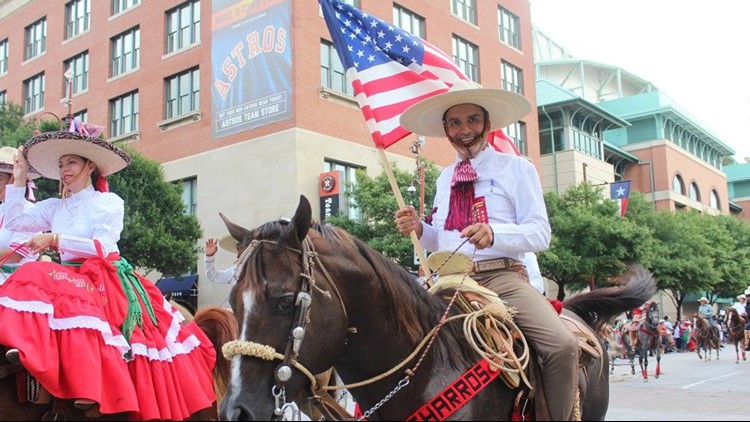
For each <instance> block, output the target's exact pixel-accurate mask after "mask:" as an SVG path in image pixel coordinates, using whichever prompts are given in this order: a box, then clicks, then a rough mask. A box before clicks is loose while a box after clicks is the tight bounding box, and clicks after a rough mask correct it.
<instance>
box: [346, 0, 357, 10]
mask: <svg viewBox="0 0 750 422" xmlns="http://www.w3.org/2000/svg"><path fill="white" fill-rule="evenodd" d="M341 3H346V4H348V5H349V6H353V7H356V8H357V9H361V7H360V5H359V0H341Z"/></svg>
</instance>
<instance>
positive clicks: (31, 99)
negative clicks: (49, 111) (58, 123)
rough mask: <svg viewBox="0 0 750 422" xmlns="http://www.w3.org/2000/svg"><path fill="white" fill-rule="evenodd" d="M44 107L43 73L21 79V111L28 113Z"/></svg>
mask: <svg viewBox="0 0 750 422" xmlns="http://www.w3.org/2000/svg"><path fill="white" fill-rule="evenodd" d="M42 107H44V73H40V74H38V75H36V76H32V77H31V78H29V79H26V80H25V81H23V113H24V114H29V113H33V112H35V111H38V110H41V109H42Z"/></svg>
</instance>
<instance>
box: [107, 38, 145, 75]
mask: <svg viewBox="0 0 750 422" xmlns="http://www.w3.org/2000/svg"><path fill="white" fill-rule="evenodd" d="M110 46H111V47H110V48H111V50H112V69H111V75H110V76H117V75H120V74H123V73H126V72H129V71H131V70H133V69H136V68H137V67H138V66H139V63H140V55H141V30H140V28H138V27H135V28H132V29H129V30H127V31H125V32H123V33H121V34H119V35H117V36H115V37H113V38H112V39H111V40H110Z"/></svg>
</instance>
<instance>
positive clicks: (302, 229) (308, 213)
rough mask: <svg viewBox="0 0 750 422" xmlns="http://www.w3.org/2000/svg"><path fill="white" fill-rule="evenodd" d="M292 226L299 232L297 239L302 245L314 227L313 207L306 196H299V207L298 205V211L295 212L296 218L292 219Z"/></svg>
mask: <svg viewBox="0 0 750 422" xmlns="http://www.w3.org/2000/svg"><path fill="white" fill-rule="evenodd" d="M292 226H293V227H294V228H295V230H296V232H297V239H299V241H300V243H302V241H303V240H304V239H305V237H307V232H309V231H310V227H311V226H312V207H311V206H310V201H308V200H307V198H306V197H305V195H300V196H299V205H297V211H295V212H294V217H292Z"/></svg>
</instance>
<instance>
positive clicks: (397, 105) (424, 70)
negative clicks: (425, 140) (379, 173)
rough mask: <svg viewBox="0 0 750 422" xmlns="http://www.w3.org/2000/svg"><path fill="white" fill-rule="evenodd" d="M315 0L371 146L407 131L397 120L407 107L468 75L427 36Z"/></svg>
mask: <svg viewBox="0 0 750 422" xmlns="http://www.w3.org/2000/svg"><path fill="white" fill-rule="evenodd" d="M319 2H320V6H321V8H322V10H323V16H324V17H325V20H326V25H327V26H328V31H329V32H330V33H331V38H333V44H334V46H335V47H336V51H337V52H338V55H339V59H341V63H342V64H343V65H344V68H345V69H346V76H347V77H348V79H349V80H350V81H351V82H352V86H353V88H354V94H355V96H356V99H357V102H358V103H359V107H360V109H362V114H364V117H365V120H366V121H367V127H368V128H369V130H370V134H371V135H372V139H373V140H374V141H375V145H376V146H378V147H382V148H388V147H389V146H391V145H393V144H394V143H396V142H397V141H399V140H400V139H402V138H404V137H405V136H407V135H409V134H410V133H411V132H409V131H407V130H406V129H404V128H403V127H401V125H400V123H399V117H400V116H401V113H403V112H404V110H406V109H407V108H409V106H411V105H412V104H415V103H417V102H419V101H420V100H422V99H425V98H427V97H431V96H433V95H437V94H441V93H444V92H447V91H448V89H449V88H450V87H451V86H453V84H454V83H456V82H458V81H459V80H462V79H463V80H466V79H468V78H467V77H466V75H464V74H463V72H462V71H461V69H459V68H458V66H456V63H455V62H454V61H453V59H452V58H451V57H450V56H448V55H447V54H445V53H444V52H442V51H440V50H439V49H438V48H436V47H434V46H433V45H431V44H430V43H428V42H427V41H425V40H423V39H421V38H419V37H417V36H415V35H412V34H410V33H408V32H406V31H404V30H402V29H400V28H398V27H395V26H393V24H391V23H388V22H385V21H383V20H381V19H378V18H376V17H374V16H370V15H368V14H367V13H365V12H362V11H361V10H359V9H357V8H354V7H352V6H349V5H348V4H346V3H342V2H341V1H339V0H319Z"/></svg>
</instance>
